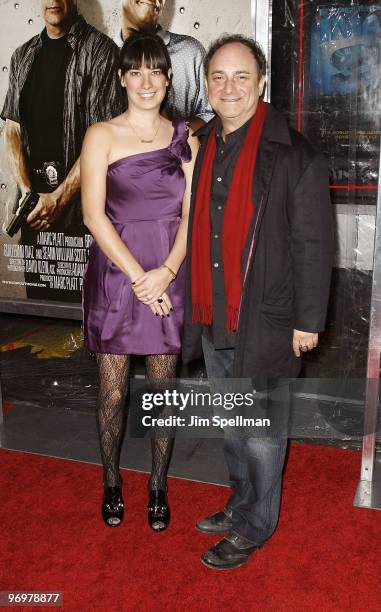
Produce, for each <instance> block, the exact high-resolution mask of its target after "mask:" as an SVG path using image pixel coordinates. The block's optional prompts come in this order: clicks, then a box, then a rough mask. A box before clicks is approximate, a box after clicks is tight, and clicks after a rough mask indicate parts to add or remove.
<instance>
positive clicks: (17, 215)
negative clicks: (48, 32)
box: [0, 0, 252, 314]
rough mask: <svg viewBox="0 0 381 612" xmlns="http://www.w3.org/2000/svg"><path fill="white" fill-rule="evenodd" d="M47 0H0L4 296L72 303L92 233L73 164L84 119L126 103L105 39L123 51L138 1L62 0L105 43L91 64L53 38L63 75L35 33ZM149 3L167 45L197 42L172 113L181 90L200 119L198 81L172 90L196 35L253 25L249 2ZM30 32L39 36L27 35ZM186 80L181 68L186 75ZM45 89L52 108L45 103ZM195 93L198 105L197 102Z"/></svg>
mask: <svg viewBox="0 0 381 612" xmlns="http://www.w3.org/2000/svg"><path fill="white" fill-rule="evenodd" d="M48 4H49V3H47V2H45V1H44V0H27V1H20V2H17V3H13V2H12V3H10V2H4V1H3V2H1V14H2V37H1V43H0V50H1V65H2V70H1V72H0V111H1V114H2V121H1V131H2V134H1V138H0V175H1V177H0V185H1V189H0V228H1V232H0V300H2V299H3V300H4V302H5V301H6V300H24V302H25V303H30V304H32V303H39V302H41V301H42V302H44V303H49V304H52V306H54V304H57V303H58V302H59V303H64V302H65V303H70V304H73V303H74V304H78V308H79V307H80V303H81V290H82V277H83V273H84V270H85V267H86V262H87V258H88V253H89V248H90V245H91V242H92V237H91V236H90V235H89V233H88V231H87V229H86V228H85V226H84V225H83V222H82V213H81V201H80V192H79V190H78V189H71V187H72V185H75V182H76V180H77V177H76V174H77V173H78V167H77V166H76V164H77V163H78V158H79V154H80V150H81V144H82V140H83V137H84V133H85V131H86V128H87V127H88V125H91V124H92V123H94V122H96V121H103V120H107V119H109V118H111V117H112V116H116V115H117V114H119V113H120V112H122V110H123V108H121V102H120V100H119V99H118V95H119V94H118V93H117V91H116V89H117V87H116V84H115V83H116V72H117V68H118V66H117V61H116V62H115V61H114V59H113V58H112V56H113V53H112V51H111V50H110V45H113V46H114V48H115V49H116V50H117V53H119V50H118V47H120V45H121V44H122V36H121V32H122V23H123V14H124V11H125V10H126V9H128V10H135V9H136V7H135V4H136V5H137V4H138V3H137V2H136V1H135V0H113V1H112V2H110V1H106V0H102V1H101V0H97V2H87V1H86V0H82V1H81V0H78V3H77V2H76V1H75V0H65V2H64V3H62V4H65V5H68V6H69V7H70V6H75V5H76V4H77V5H78V13H79V14H80V15H81V16H82V18H83V19H84V20H85V23H87V24H89V25H91V26H93V27H95V28H96V29H97V30H98V31H100V32H102V34H103V35H106V36H107V37H108V41H109V42H108V43H105V42H104V41H103V42H102V43H101V44H100V48H101V50H99V49H98V50H97V54H95V55H94V56H93V57H91V58H90V59H91V69H90V70H89V60H86V62H85V61H84V59H83V58H84V57H85V53H84V52H83V50H82V52H81V48H80V46H76V41H75V40H74V39H73V36H72V34H73V33H71V34H70V36H72V39H70V40H69V36H68V38H67V40H68V43H69V44H68V45H66V47H64V46H62V45H61V48H60V45H55V50H54V53H60V54H61V55H60V58H62V75H63V76H62V75H61V77H60V75H57V74H54V75H52V74H50V73H49V54H48V57H44V55H43V53H40V51H41V49H44V44H45V42H44V40H43V39H41V37H39V36H38V35H39V34H40V33H41V32H42V31H43V29H44V26H45V23H44V21H45V19H46V13H44V10H46V8H47V7H48ZM56 4H60V3H59V2H58V3H56ZM140 8H141V7H140ZM51 10H53V9H51ZM155 10H156V11H157V14H158V18H157V23H158V24H159V25H160V26H161V27H162V29H163V32H165V34H163V40H164V41H165V42H166V44H170V43H169V41H170V40H172V43H173V41H174V40H176V44H177V45H181V44H183V46H184V49H185V50H186V49H187V46H186V45H187V44H188V43H187V40H188V41H189V39H187V40H186V39H184V36H191V37H193V39H195V41H197V42H194V43H192V44H191V45H190V47H188V52H187V57H188V58H189V61H188V64H187V65H185V66H182V65H180V64H179V63H178V61H177V59H174V60H173V70H174V79H173V89H174V91H173V92H172V94H171V95H172V98H171V100H172V102H173V105H172V106H173V108H176V112H177V110H178V109H177V107H176V99H178V100H182V99H184V98H187V99H188V108H191V107H192V108H193V109H194V113H195V115H196V116H198V117H200V118H202V119H203V120H205V121H206V120H208V119H209V118H210V117H211V114H210V109H209V111H208V110H206V106H207V100H206V99H205V100H204V99H203V98H205V97H206V94H205V93H204V90H203V86H202V87H201V90H200V91H198V88H197V93H195V90H196V87H195V85H193V86H192V87H191V86H189V89H187V87H185V89H184V88H183V89H182V91H180V90H179V87H178V90H177V92H176V81H177V80H178V82H179V83H180V82H181V78H180V72H185V74H186V75H188V72H189V75H191V73H192V71H194V70H195V68H194V66H196V65H197V66H198V65H201V64H202V60H200V53H201V52H200V48H202V47H200V44H201V45H203V47H204V48H205V47H207V46H208V44H209V42H210V40H212V39H214V38H216V37H217V36H218V35H219V34H221V33H222V32H227V31H229V32H240V33H243V34H247V35H250V34H251V33H252V27H251V3H250V1H249V0H239V1H238V2H236V3H235V5H234V11H233V10H232V6H231V2H230V1H229V0H221V1H220V2H219V3H218V5H212V4H210V3H206V2H203V1H202V0H194V1H193V2H185V3H184V2H182V1H181V0H167V1H166V2H165V1H164V0H156V8H155ZM81 27H82V26H81ZM170 33H172V34H170ZM76 35H77V33H75V36H76ZM173 35H175V38H173ZM75 36H74V38H75ZM171 36H172V39H171V38H170V37H171ZM32 37H37V38H36V39H34V43H32V44H30V43H28V41H30V40H31V39H32ZM41 40H43V44H42V46H41V47H39V45H40V43H41ZM73 40H74V42H73ZM197 45H198V46H197ZM16 49H18V51H17V52H16V54H15V53H14V52H15V50H16ZM20 49H21V50H20ZM170 55H171V52H170ZM12 58H13V59H12ZM44 62H45V64H44ZM96 62H98V65H96ZM41 66H43V67H44V68H43V69H42V68H41ZM102 67H103V73H102V74H101V71H102ZM43 70H45V72H43ZM41 74H43V75H44V74H48V75H49V78H45V77H41ZM95 74H96V75H97V76H96V78H95V76H94V75H95ZM181 76H182V77H183V75H181ZM190 80H191V77H189V79H188V77H187V79H186V81H187V82H188V81H190ZM93 81H94V83H95V85H94V87H93V90H92V82H93ZM102 91H103V97H102V94H101V93H100V92H102ZM51 92H54V93H53V102H52V107H53V106H54V112H53V110H52V108H51V107H49V105H47V103H46V100H47V96H49V95H50V94H51ZM122 94H123V95H124V91H123V90H122ZM176 96H177V98H176ZM194 96H197V104H193V97H194ZM123 103H125V98H124V99H123V100H122V104H123ZM192 104H193V106H192ZM41 109H44V113H43V112H42V110H41ZM57 109H58V110H57ZM54 113H55V114H54ZM56 116H57V121H56V120H55V117H56ZM187 118H188V117H187ZM7 123H8V127H9V126H11V128H12V129H11V130H8V129H7V127H6V124H7ZM20 148H21V150H22V153H23V155H24V158H25V164H24V166H23V163H22V160H21V161H20ZM25 173H26V175H27V176H29V179H30V176H31V175H32V176H33V179H31V181H29V183H30V182H32V183H33V185H32V188H31V189H29V188H30V184H29V188H28V189H27V188H26V187H25V184H24V188H23V186H22V184H23V182H24V183H25ZM65 181H67V183H66V182H65ZM27 182H28V181H27ZM63 185H64V186H65V188H63V187H62V186H63ZM29 191H32V194H30V193H29ZM36 198H37V199H36ZM28 215H32V217H33V215H35V216H34V218H32V221H33V224H32V221H31V220H29V222H26V218H27V217H28ZM29 219H30V217H29ZM24 302H23V303H24ZM36 314H38V310H36Z"/></svg>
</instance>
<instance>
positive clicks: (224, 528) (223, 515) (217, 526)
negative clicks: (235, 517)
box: [196, 509, 232, 535]
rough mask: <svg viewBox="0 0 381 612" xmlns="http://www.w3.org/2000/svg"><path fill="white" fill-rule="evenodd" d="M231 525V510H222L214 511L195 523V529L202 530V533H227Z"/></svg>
mask: <svg viewBox="0 0 381 612" xmlns="http://www.w3.org/2000/svg"><path fill="white" fill-rule="evenodd" d="M231 526H232V513H231V510H226V509H225V510H223V511H222V512H216V513H215V514H212V515H211V516H208V517H207V518H205V519H203V520H202V521H199V522H198V523H197V525H196V529H198V530H199V531H202V533H208V534H210V535H215V534H218V533H228V531H230V529H231Z"/></svg>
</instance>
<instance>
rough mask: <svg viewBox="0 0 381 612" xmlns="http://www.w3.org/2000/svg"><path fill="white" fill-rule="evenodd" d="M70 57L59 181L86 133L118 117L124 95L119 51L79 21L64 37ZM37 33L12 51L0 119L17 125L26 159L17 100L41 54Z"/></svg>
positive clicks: (72, 161) (27, 151)
mask: <svg viewBox="0 0 381 612" xmlns="http://www.w3.org/2000/svg"><path fill="white" fill-rule="evenodd" d="M67 41H68V43H69V45H70V46H71V48H72V50H73V53H72V55H71V58H70V61H69V63H68V66H67V71H66V81H65V100H64V107H63V131H62V145H63V158H64V165H65V171H64V172H65V176H66V175H67V173H68V172H69V170H70V168H71V167H72V166H73V164H74V163H75V161H76V160H77V158H78V157H79V155H80V152H81V147H82V141H83V138H84V135H85V132H86V130H87V128H88V127H89V126H90V125H92V124H93V123H96V122H98V121H106V120H108V119H112V118H113V117H115V116H116V115H118V114H120V113H121V112H123V110H124V109H125V106H126V101H125V94H124V93H123V89H122V88H121V86H120V83H119V78H118V74H117V70H118V64H119V50H118V48H117V46H116V45H115V43H114V42H113V41H112V40H111V39H110V38H109V37H108V36H106V35H105V34H102V33H101V32H98V30H96V29H95V28H93V27H92V26H90V25H89V24H88V23H86V21H85V20H84V19H83V17H81V16H79V17H78V18H77V20H76V21H75V23H74V24H73V25H72V27H71V29H70V31H69V32H68V34H67ZM42 44H43V41H42V33H41V34H38V35H37V36H34V37H33V38H31V39H30V40H29V41H28V42H26V43H25V44H23V45H21V46H20V47H18V48H17V49H16V51H15V52H14V53H13V55H12V58H11V65H10V74H9V87H8V92H7V95H6V98H5V103H4V107H3V110H2V112H1V118H2V119H4V120H6V119H10V120H12V121H16V122H17V123H20V125H21V134H22V139H23V145H24V150H25V153H26V156H27V157H29V155H30V150H29V143H28V136H27V130H26V129H25V125H24V118H23V116H21V113H20V94H21V91H22V89H23V87H24V85H25V83H26V80H27V77H28V74H29V72H30V70H31V68H32V65H33V62H34V60H35V58H36V56H37V54H38V53H39V51H40V50H41V48H42Z"/></svg>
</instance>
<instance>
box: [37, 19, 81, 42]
mask: <svg viewBox="0 0 381 612" xmlns="http://www.w3.org/2000/svg"><path fill="white" fill-rule="evenodd" d="M86 25H87V22H86V21H85V20H84V18H83V17H82V15H78V16H77V17H76V19H75V21H74V23H73V24H72V26H71V28H70V30H69V31H68V33H67V34H66V36H67V39H68V41H69V42H71V41H74V40H76V39H77V38H78V37H79V36H80V34H81V33H82V30H83V29H84V27H85V26H86ZM45 35H47V34H46V28H44V29H43V30H42V32H40V34H39V35H38V37H37V41H36V42H39V43H42V41H43V38H44V36H45Z"/></svg>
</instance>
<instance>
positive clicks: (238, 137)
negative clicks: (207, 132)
mask: <svg viewBox="0 0 381 612" xmlns="http://www.w3.org/2000/svg"><path fill="white" fill-rule="evenodd" d="M251 119H252V117H250V119H248V120H247V121H246V123H244V124H243V125H241V127H239V128H238V129H236V130H234V132H230V133H229V134H226V136H225V143H226V144H234V143H236V142H241V141H242V139H243V138H244V137H245V134H246V132H247V129H248V127H249V125H250V121H251ZM216 138H217V141H219V140H223V138H222V123H219V124H218V125H217V128H216Z"/></svg>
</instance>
